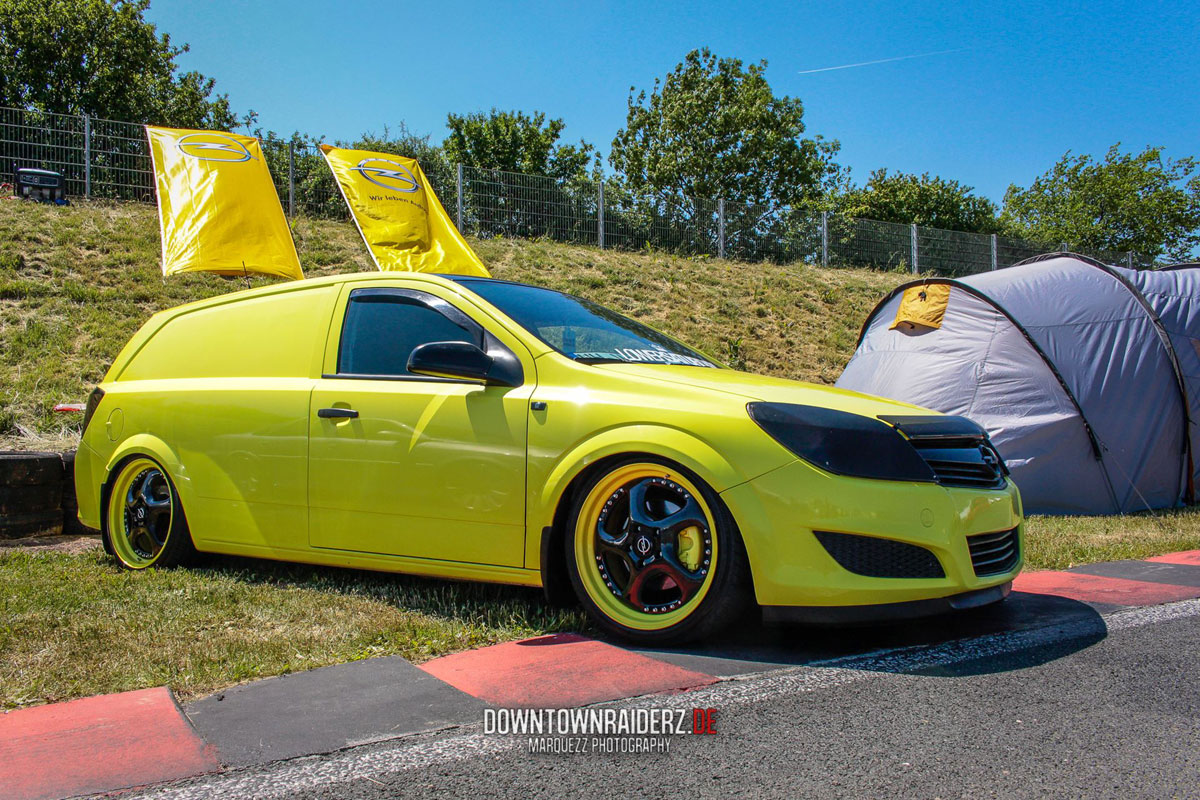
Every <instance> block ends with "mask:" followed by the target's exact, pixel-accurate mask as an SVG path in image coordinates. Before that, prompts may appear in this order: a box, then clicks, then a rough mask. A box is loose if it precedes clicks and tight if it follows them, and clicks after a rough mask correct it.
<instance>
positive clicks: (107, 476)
mask: <svg viewBox="0 0 1200 800" xmlns="http://www.w3.org/2000/svg"><path fill="white" fill-rule="evenodd" d="M138 456H145V457H146V458H151V459H153V460H155V461H157V462H158V463H159V464H161V465H162V466H163V468H164V469H165V470H166V471H167V474H168V475H169V476H170V478H171V483H172V484H174V488H175V491H176V492H177V493H178V494H179V502H180V504H182V505H184V507H185V508H186V506H187V498H188V497H189V495H190V492H191V486H190V485H188V481H186V480H185V479H184V478H185V477H186V475H185V473H184V470H183V463H182V462H181V461H180V460H179V456H178V454H177V453H176V452H175V451H174V450H173V449H172V448H171V447H170V446H169V445H168V444H167V443H166V442H164V441H163V440H162V439H160V438H158V437H157V436H155V435H153V434H150V433H138V434H135V435H133V436H130V437H129V438H128V439H124V440H122V442H121V443H120V444H119V445H117V447H116V449H115V450H113V451H112V454H111V455H109V457H108V459H107V460H106V461H105V464H104V480H103V481H101V483H100V532H101V540H102V541H104V543H105V544H104V548H105V550H108V547H109V545H108V539H107V536H108V532H107V530H106V528H107V526H108V522H107V517H108V514H107V509H108V496H109V492H110V490H111V489H112V479H113V475H115V474H116V472H117V469H118V468H119V467H120V466H121V465H122V464H124V463H125V462H126V461H128V460H129V459H131V458H135V457H138ZM185 486H187V488H186V489H185V488H184V487H185Z"/></svg>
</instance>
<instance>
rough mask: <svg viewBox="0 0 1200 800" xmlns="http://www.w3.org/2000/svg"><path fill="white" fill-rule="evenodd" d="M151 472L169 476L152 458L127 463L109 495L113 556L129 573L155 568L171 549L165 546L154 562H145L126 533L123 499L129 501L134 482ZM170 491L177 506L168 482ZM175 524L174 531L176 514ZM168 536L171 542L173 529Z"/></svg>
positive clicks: (109, 531)
mask: <svg viewBox="0 0 1200 800" xmlns="http://www.w3.org/2000/svg"><path fill="white" fill-rule="evenodd" d="M148 469H153V470H156V471H158V472H160V473H161V474H162V475H163V477H164V478H165V477H166V475H167V471H166V470H165V469H163V468H162V467H161V466H160V465H159V464H158V462H156V461H154V460H153V459H151V458H146V457H144V456H139V457H137V458H134V459H132V460H131V461H127V462H125V464H123V465H122V466H121V469H120V471H118V472H117V477H116V478H115V479H113V483H112V487H111V489H110V491H109V493H108V511H107V514H106V520H105V521H106V522H107V524H108V540H109V542H110V543H111V544H112V548H113V553H114V554H115V555H116V557H117V559H118V560H119V561H120V562H121V563H122V564H123V565H125V566H126V567H128V568H129V569H146V568H148V567H152V566H154V564H155V563H157V562H158V560H159V559H160V558H162V554H163V552H164V551H165V550H166V549H167V548H166V542H164V543H163V546H162V547H161V548H159V551H158V552H157V553H156V554H155V555H154V558H150V559H146V558H142V557H141V556H140V555H138V554H137V551H135V550H134V549H133V545H132V543H131V542H130V541H129V536H128V533H127V531H126V529H125V527H126V526H125V504H124V502H123V501H121V498H123V497H125V494H126V493H127V492H128V491H129V489H130V487H131V486H132V485H133V481H134V479H135V478H137V477H138V476H139V475H141V474H142V473H143V472H145V471H146V470H148ZM167 489H168V491H170V492H171V501H172V503H174V500H175V494H174V489H172V488H171V483H170V481H167ZM171 521H172V527H173V523H174V512H173V511H172V520H171ZM167 536H168V538H169V537H170V528H168V531H167Z"/></svg>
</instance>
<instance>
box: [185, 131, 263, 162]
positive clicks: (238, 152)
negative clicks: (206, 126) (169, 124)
mask: <svg viewBox="0 0 1200 800" xmlns="http://www.w3.org/2000/svg"><path fill="white" fill-rule="evenodd" d="M176 147H178V148H179V152H181V153H183V154H184V155H187V156H191V157H192V158H196V159H199V160H201V161H226V162H229V163H231V164H236V163H238V162H240V161H249V160H250V159H252V158H254V156H252V155H250V151H249V150H247V149H246V146H245V145H244V144H242V143H241V142H239V141H238V140H237V139H234V138H233V137H232V136H227V135H225V134H223V133H189V134H188V135H187V136H184V137H182V138H181V139H180V140H179V142H178V143H177V144H176Z"/></svg>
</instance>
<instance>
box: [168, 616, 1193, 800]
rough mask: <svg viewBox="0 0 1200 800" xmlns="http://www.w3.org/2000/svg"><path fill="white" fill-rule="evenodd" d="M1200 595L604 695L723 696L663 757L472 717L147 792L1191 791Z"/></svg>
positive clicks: (711, 701) (642, 702)
mask: <svg viewBox="0 0 1200 800" xmlns="http://www.w3.org/2000/svg"><path fill="white" fill-rule="evenodd" d="M1198 657H1200V601H1187V602H1183V603H1176V604H1173V605H1168V606H1157V607H1152V608H1146V609H1138V610H1134V611H1125V612H1117V613H1114V614H1112V615H1110V616H1106V617H1103V618H1101V617H1095V618H1094V619H1084V620H1078V621H1076V622H1073V623H1069V624H1065V625H1062V626H1058V627H1048V628H1042V629H1038V630H1036V631H1016V632H1001V633H995V634H991V635H989V636H984V637H979V638H977V639H974V640H969V641H965V642H950V643H944V644H940V645H931V646H928V647H904V648H898V649H891V650H887V651H882V652H877V653H868V654H865V655H854V656H849V657H846V658H841V659H834V660H830V661H826V662H822V663H816V664H808V665H802V666H797V667H794V668H791V669H788V670H784V671H782V672H773V673H770V674H764V675H749V676H741V677H738V678H735V679H733V680H730V681H727V682H723V683H720V684H717V685H715V686H711V687H708V688H705V689H700V690H696V691H694V692H688V693H684V694H680V695H675V696H672V697H661V696H660V697H653V698H641V699H635V700H632V701H622V702H619V703H615V704H612V707H621V706H630V705H633V706H640V707H662V706H677V707H680V708H689V709H690V708H691V707H692V706H694V705H701V706H705V707H713V708H716V709H718V712H717V713H718V717H717V727H718V731H719V732H718V733H717V734H716V735H714V736H691V735H687V736H676V737H673V738H672V739H671V741H670V752H668V753H666V754H657V753H656V754H620V755H599V754H595V753H588V754H580V753H574V754H559V755H543V754H531V753H529V752H527V751H526V746H527V741H528V740H527V737H512V736H498V735H489V734H485V733H484V732H483V731H482V729H481V728H480V726H478V725H472V726H466V727H459V728H454V729H451V730H447V731H443V732H441V733H438V734H432V735H425V736H418V737H409V738H407V739H403V740H397V741H393V742H386V743H382V744H375V745H368V746H364V747H359V748H353V749H351V750H344V751H341V752H340V753H334V754H332V755H329V756H324V757H312V758H307V759H296V760H292V761H285V762H279V763H277V764H271V765H266V766H262V767H256V768H253V769H250V770H244V771H234V772H231V773H226V774H223V775H219V776H213V777H210V778H201V779H196V780H194V781H189V782H185V783H183V784H178V785H176V786H173V787H163V788H160V789H155V790H152V791H150V792H148V793H147V794H146V795H145V796H148V797H163V798H165V797H172V798H176V799H177V800H189V798H192V797H211V796H228V797H243V796H247V797H251V796H259V797H304V798H313V799H314V800H315V799H316V798H328V799H329V800H332V799H333V798H337V799H338V800H346V799H348V798H386V797H400V796H403V797H431V798H434V797H436V798H439V800H442V799H443V798H445V797H473V798H486V797H505V798H511V797H530V798H542V797H544V798H555V799H556V800H557V798H562V797H572V796H589V797H601V796H616V797H646V798H659V797H661V798H679V797H744V796H755V797H759V798H772V797H787V798H793V797H855V798H857V797H922V798H924V797H928V798H955V797H972V798H974V797H1005V798H1024V797H1056V798H1057V797H1088V798H1106V797H1113V798H1122V800H1128V799H1129V798H1140V797H1155V798H1157V797H1197V796H1200V772H1198V768H1200V658H1198Z"/></svg>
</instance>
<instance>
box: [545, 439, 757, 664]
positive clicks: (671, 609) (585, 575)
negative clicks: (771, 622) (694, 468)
mask: <svg viewBox="0 0 1200 800" xmlns="http://www.w3.org/2000/svg"><path fill="white" fill-rule="evenodd" d="M568 533H569V534H570V540H569V543H568V551H567V566H568V569H569V572H570V575H571V583H572V585H573V586H574V587H575V593H576V594H577V595H578V596H579V599H580V601H581V602H582V603H583V605H584V607H585V608H586V609H587V610H588V612H589V613H590V614H591V616H592V617H593V619H595V621H596V623H597V624H598V625H599V626H600V627H601V628H603V629H604V630H605V631H607V632H609V633H611V634H614V635H616V636H619V637H621V638H624V639H628V640H630V641H633V642H637V643H641V644H669V643H677V642H683V641H689V640H693V639H699V638H703V637H705V636H708V635H711V634H712V633H715V632H717V631H718V630H720V629H721V628H724V627H725V626H727V625H728V624H730V623H731V622H732V621H733V620H734V618H735V617H736V616H737V615H738V614H739V613H741V611H742V610H743V608H745V606H746V601H747V599H748V597H749V587H750V581H749V569H748V567H747V565H746V556H745V551H744V548H743V547H742V542H741V537H740V535H739V534H738V532H737V528H736V526H735V524H734V522H733V518H732V517H731V516H730V514H729V512H728V511H727V510H726V509H725V506H724V504H722V503H721V500H720V498H719V497H717V494H716V492H714V491H713V490H712V489H711V488H710V487H709V486H708V485H707V484H705V483H704V482H703V481H702V480H700V479H699V478H697V477H696V476H694V475H692V474H691V473H690V472H689V471H687V470H685V469H683V468H682V467H679V466H678V465H675V464H671V463H669V462H666V461H659V460H658V459H655V458H652V457H647V456H642V457H636V458H629V459H625V460H622V461H620V462H618V463H616V464H614V465H611V466H609V467H608V468H607V469H605V470H603V471H602V472H600V473H599V474H597V475H595V476H593V477H592V479H591V480H589V481H588V482H587V483H586V484H585V485H584V486H583V487H581V489H580V491H579V492H578V494H577V495H576V497H575V502H574V503H573V505H572V510H571V515H570V523H569V528H568Z"/></svg>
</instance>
